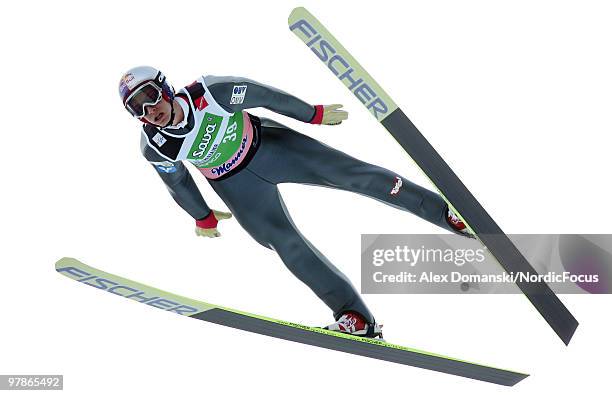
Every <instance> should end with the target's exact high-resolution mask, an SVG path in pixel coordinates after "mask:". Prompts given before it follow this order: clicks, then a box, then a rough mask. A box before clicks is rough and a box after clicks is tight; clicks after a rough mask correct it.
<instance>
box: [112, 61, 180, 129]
mask: <svg viewBox="0 0 612 396" xmlns="http://www.w3.org/2000/svg"><path fill="white" fill-rule="evenodd" d="M119 96H121V101H122V102H123V106H124V107H125V108H126V110H127V111H129V112H130V114H132V115H133V116H134V117H136V118H138V119H139V120H141V121H143V120H142V118H143V117H144V116H145V115H146V107H147V106H154V105H156V104H157V103H159V102H160V101H161V100H162V98H163V99H165V100H167V101H168V102H170V103H172V101H173V100H174V89H173V88H172V86H171V85H170V84H168V82H167V81H166V76H164V74H163V73H162V72H160V71H159V70H157V69H155V68H153V67H150V66H138V67H134V68H132V69H130V70H128V71H127V72H126V73H125V74H123V76H122V77H121V80H120V81H119ZM173 119H174V109H172V114H171V117H170V121H169V123H168V125H170V124H171V123H172V121H173Z"/></svg>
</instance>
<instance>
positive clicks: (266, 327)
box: [55, 257, 528, 386]
mask: <svg viewBox="0 0 612 396" xmlns="http://www.w3.org/2000/svg"><path fill="white" fill-rule="evenodd" d="M55 269H56V271H57V272H59V273H60V274H62V275H64V276H66V277H67V278H70V279H73V280H75V281H77V282H79V283H83V284H86V285H88V286H92V287H94V288H96V289H99V290H104V291H107V292H110V293H112V294H116V295H119V296H122V297H124V298H127V299H130V300H134V301H137V302H140V303H143V304H146V305H150V306H152V307H155V308H159V309H163V310H165V311H169V312H172V313H175V314H179V315H182V316H187V317H191V318H194V319H199V320H203V321H207V322H211V323H216V324H220V325H223V326H228V327H232V328H236V329H240V330H244V331H248V332H252V333H257V334H262V335H266V336H270V337H275V338H280V339H284V340H288V341H294V342H299V343H302V344H307V345H312V346H317V347H321V348H326V349H331V350H336V351H341V352H346V353H351V354H354V355H360V356H365V357H370V358H374V359H379V360H385V361H389V362H394V363H399V364H404V365H408V366H414V367H419V368H424V369H428V370H434V371H438V372H442V373H447V374H453V375H457V376H462V377H466V378H471V379H475V380H479V381H486V382H491V383H495V384H499V385H505V386H512V385H515V384H516V383H518V382H520V381H521V380H523V379H525V378H526V377H528V374H523V373H519V372H515V371H510V370H503V369H499V368H495V367H490V366H485V365H481V364H477V363H471V362H468V361H464V360H459V359H454V358H450V357H446V356H443V355H437V354H434V353H429V352H425V351H421V350H418V349H412V348H408V347H404V346H401V345H395V344H390V343H386V342H384V341H381V340H377V339H371V338H363V337H356V336H351V335H348V334H342V333H338V332H332V331H329V330H325V329H321V328H315V327H309V326H304V325H300V324H297V323H291V322H286V321H282V320H277V319H272V318H268V317H265V316H259V315H254V314H250V313H248V312H242V311H238V310H235V309H231V308H226V307H222V306H219V305H214V304H209V303H205V302H202V301H197V300H193V299H190V298H186V297H182V296H179V295H177V294H173V293H169V292H166V291H163V290H161V289H157V288H154V287H151V286H147V285H145V284H143V283H139V282H134V281H132V280H129V279H127V278H123V277H120V276H117V275H113V274H110V273H108V272H104V271H101V270H98V269H96V268H93V267H90V266H88V265H85V264H83V263H82V262H80V261H79V260H76V259H74V258H68V257H65V258H62V259H60V260H59V261H58V262H57V263H56V264H55Z"/></svg>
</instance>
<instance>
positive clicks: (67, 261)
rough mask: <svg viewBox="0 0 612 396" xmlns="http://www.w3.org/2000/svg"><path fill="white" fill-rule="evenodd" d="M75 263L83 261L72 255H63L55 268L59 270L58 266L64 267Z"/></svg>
mask: <svg viewBox="0 0 612 396" xmlns="http://www.w3.org/2000/svg"><path fill="white" fill-rule="evenodd" d="M74 264H81V262H80V261H79V260H77V259H75V258H72V257H62V258H61V259H59V260H57V261H56V262H55V270H56V271H57V270H58V268H63V267H66V266H69V265H74Z"/></svg>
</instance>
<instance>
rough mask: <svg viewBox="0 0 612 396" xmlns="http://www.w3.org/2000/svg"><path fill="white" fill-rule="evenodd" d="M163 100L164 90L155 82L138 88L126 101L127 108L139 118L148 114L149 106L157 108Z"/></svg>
mask: <svg viewBox="0 0 612 396" xmlns="http://www.w3.org/2000/svg"><path fill="white" fill-rule="evenodd" d="M161 100H162V89H161V88H160V87H158V86H157V85H156V84H155V83H154V82H153V81H149V82H147V83H145V84H143V85H142V86H140V87H138V89H136V90H135V91H134V92H132V93H131V94H130V96H128V98H127V99H126V100H125V108H126V109H127V110H128V111H129V112H130V113H131V114H132V115H133V116H134V117H137V118H142V117H144V116H145V114H146V107H147V106H155V105H156V104H158V103H159V102H160V101H161Z"/></svg>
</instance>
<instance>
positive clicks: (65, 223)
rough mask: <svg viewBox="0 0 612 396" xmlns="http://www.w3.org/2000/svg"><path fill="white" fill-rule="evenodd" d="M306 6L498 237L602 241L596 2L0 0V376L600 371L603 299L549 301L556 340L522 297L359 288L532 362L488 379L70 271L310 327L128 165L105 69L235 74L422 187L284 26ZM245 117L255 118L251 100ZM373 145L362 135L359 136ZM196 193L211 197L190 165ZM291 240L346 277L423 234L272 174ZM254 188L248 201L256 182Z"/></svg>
mask: <svg viewBox="0 0 612 396" xmlns="http://www.w3.org/2000/svg"><path fill="white" fill-rule="evenodd" d="M297 5H304V6H306V7H308V8H309V9H310V11H311V12H312V13H313V14H315V15H316V16H318V17H319V19H320V20H321V21H322V22H323V23H324V24H325V25H326V26H327V27H328V28H329V29H330V31H331V32H332V33H334V34H335V35H336V37H337V38H338V39H339V40H340V41H341V42H342V43H343V44H344V45H345V46H346V47H347V49H348V50H349V51H351V52H352V54H353V55H354V56H355V58H356V59H358V60H359V61H360V63H362V65H363V66H364V67H365V68H366V69H367V70H368V71H369V72H370V73H371V74H372V75H373V76H374V78H376V79H377V80H378V82H379V83H380V84H381V86H383V87H384V88H385V89H386V90H387V91H388V93H389V94H390V95H391V97H392V98H393V99H394V100H395V102H397V103H398V104H400V106H401V107H402V108H403V109H404V111H405V112H406V113H407V114H408V115H409V117H410V118H411V119H412V120H413V121H414V123H415V124H416V125H417V126H418V127H419V129H420V130H421V131H422V132H423V133H424V134H425V136H426V137H427V138H428V139H429V140H430V142H431V143H432V144H433V146H434V147H436V148H437V149H438V150H439V152H440V154H441V155H442V156H443V157H444V158H445V159H446V160H447V161H448V163H449V164H450V165H451V167H452V168H453V169H455V170H456V172H457V173H458V175H459V176H460V177H461V178H462V180H463V181H464V183H465V184H466V185H467V186H468V187H469V188H470V189H471V190H472V191H473V192H474V193H475V195H476V196H477V198H478V199H479V200H480V202H481V203H482V204H483V206H484V207H485V208H487V209H488V211H489V212H490V213H492V214H493V216H494V218H495V219H496V220H497V221H498V223H499V224H500V225H501V226H502V228H504V230H505V231H506V232H509V233H609V232H610V231H611V228H610V210H609V205H610V204H609V196H610V193H611V191H612V190H611V187H610V185H609V181H608V180H609V172H608V170H609V169H610V159H609V152H610V144H611V143H612V139H611V138H610V131H611V129H612V128H611V126H612V122H611V118H610V108H611V104H612V103H611V94H610V92H611V91H612V79H611V74H610V70H612V57H611V55H610V51H609V49H610V38H611V37H612V24H610V19H611V17H612V15H611V8H610V6H609V4H607V2H603V1H601V2H591V1H581V2H571V3H570V2H558V1H555V2H553V1H550V2H544V1H539V2H534V1H514V2H503V3H502V2H491V1H462V2H454V1H428V2H415V1H406V2H401V3H400V2H391V1H377V2H355V1H351V2H333V4H332V3H331V2H315V1H304V2H302V3H301V4H297V3H296V4H294V3H292V2H288V1H282V2H281V1H278V2H263V1H259V2H253V1H244V2H240V1H220V2H214V3H213V2H203V1H197V2H179V1H174V2H170V1H141V2H135V1H134V2H132V1H130V2H122V3H121V4H117V5H108V4H104V3H102V2H100V3H94V2H78V3H77V2H75V3H72V4H68V3H66V2H61V1H53V2H43V1H40V2H9V3H6V4H4V5H3V6H2V7H3V8H2V11H1V14H2V20H3V21H2V23H0V33H1V35H2V40H1V44H0V45H1V46H2V58H3V61H2V63H1V66H0V67H1V68H2V85H3V89H2V91H3V94H2V95H1V97H0V101H1V103H0V109H1V114H2V120H3V122H2V124H3V125H2V134H1V138H0V139H1V146H2V154H3V155H2V163H3V167H4V168H3V169H4V171H3V183H2V184H3V189H2V190H3V192H2V197H1V199H2V204H1V210H2V214H1V217H0V219H1V220H0V221H1V224H2V227H1V230H0V232H1V241H2V249H1V257H2V266H3V275H2V277H1V278H0V279H1V280H0V285H1V287H0V295H1V299H2V307H3V309H2V325H1V327H0V335H1V336H0V356H1V358H0V373H2V374H26V373H27V374H53V373H60V374H64V376H65V390H64V393H65V394H70V395H82V394H90V395H101V394H109V392H112V393H114V394H165V395H168V394H181V395H201V394H237V393H239V392H249V393H256V394H259V393H262V392H266V393H267V394H272V395H277V394H279V395H280V394H299V395H302V394H327V393H330V392H334V393H336V392H338V393H342V394H352V392H356V394H377V395H392V394H419V395H427V394H432V395H439V394H442V393H443V392H447V393H448V392H452V393H453V394H466V393H469V394H471V395H485V394H490V393H491V392H498V393H500V394H501V393H503V394H510V393H511V392H512V394H515V395H519V394H521V395H533V394H537V393H536V392H546V394H568V395H569V394H572V395H573V394H576V393H578V392H585V391H589V390H595V389H599V388H602V387H604V386H607V385H608V384H609V380H608V375H609V363H608V362H607V361H606V360H604V359H607V357H608V356H609V355H610V352H611V349H612V348H611V345H612V342H611V341H610V334H611V330H612V321H611V319H610V315H609V313H610V301H611V300H610V297H609V296H580V295H571V296H570V295H564V296H561V298H562V300H563V301H564V302H565V303H566V304H567V306H568V308H569V309H570V310H571V311H572V312H573V313H574V314H575V316H576V317H577V318H578V319H579V321H580V322H581V325H580V327H579V328H578V331H577V333H576V335H575V337H574V339H573V341H572V343H571V344H570V346H569V347H565V346H564V345H563V344H562V342H561V341H560V340H559V339H557V337H556V335H555V334H554V332H553V331H552V330H551V329H550V328H549V327H548V326H547V324H546V323H545V322H544V320H543V319H542V318H541V317H540V316H539V314H538V313H537V312H536V310H535V309H533V308H532V307H531V305H530V304H529V303H528V302H527V300H526V299H525V298H524V297H522V296H521V295H511V296H411V295H404V296H396V295H381V296H366V300H367V301H368V302H369V304H370V306H371V308H372V309H373V310H374V312H375V314H376V316H377V318H378V319H380V320H381V321H382V322H383V323H384V324H385V329H386V332H385V336H386V338H387V339H388V340H391V341H393V342H395V343H399V344H404V345H408V346H413V347H417V348H421V349H425V350H428V351H432V352H438V353H442V354H445V355H449V356H455V357H458V358H463V359H467V360H472V361H477V362H482V363H485V364H490V365H494V366H498V367H504V368H509V369H514V370H517V371H523V372H528V373H531V374H532V376H531V377H530V378H528V379H527V380H525V381H523V382H522V383H520V384H519V385H518V386H516V387H515V388H504V387H499V386H495V385H491V384H487V383H481V382H476V381H471V380H467V379H463V378H460V377H454V376H449V375H444V374H440V373H435V372H430V371H426V370H421V369H416V368H411V367H405V366H401V365H397V364H392V363H386V362H381V361H376V360H372V359H367V358H362V357H356V356H353V355H347V354H343V353H339V352H334V351H328V350H323V349H319V348H314V347H309V346H305V345H301V344H295V343H291V342H286V341H282V340H277V339H271V338H267V337H263V336H260V335H256V334H250V333H245V332H241V331H238V330H233V329H230V328H225V327H222V326H217V325H213V324H209V323H205V322H200V321H196V320H191V319H188V318H181V317H179V316H175V315H172V314H169V313H164V312H162V311H160V310H155V309H151V308H149V307H146V306H144V305H141V304H137V303H133V302H129V301H126V300H123V299H120V298H119V297H115V296H112V295H110V294H105V293H101V292H100V291H98V290H95V289H93V288H89V287H85V286H83V285H79V284H77V283H75V282H73V281H70V280H68V279H66V278H64V277H62V276H60V275H58V274H57V273H55V271H54V267H53V264H54V262H55V260H57V259H58V258H60V257H62V256H74V257H78V258H80V259H81V260H83V261H84V262H85V263H88V264H90V265H93V266H96V267H99V268H101V269H103V270H106V271H108V272H111V273H116V274H119V275H122V276H125V277H128V278H131V279H134V280H137V281H140V282H144V283H147V284H150V285H152V286H157V287H159V288H162V289H164V290H168V291H172V292H175V293H178V294H181V295H185V296H189V297H192V298H195V299H200V300H204V301H208V302H211V303H217V304H221V305H226V306H230V307H234V308H238V309H242V310H245V311H249V312H254V313H258V314H262V315H268V316H272V317H276V318H282V319H286V320H291V321H297V322H301V323H305V324H311V325H323V324H326V323H328V322H329V321H330V319H331V316H330V313H329V311H328V309H327V308H326V307H325V306H324V305H323V304H322V303H320V302H319V301H318V300H317V299H316V297H315V296H314V295H313V294H312V293H311V292H310V290H308V289H307V288H306V287H305V286H303V285H302V284H301V283H300V282H299V281H297V280H296V279H295V278H294V277H293V276H292V275H291V274H290V273H289V271H287V270H286V269H285V267H284V266H283V264H282V263H281V261H280V260H279V259H278V258H277V256H276V255H275V254H274V253H273V252H271V251H268V250H267V249H264V248H262V247H260V246H259V245H257V244H256V243H255V242H254V241H253V240H252V239H251V238H250V237H249V236H248V235H247V234H246V233H245V231H243V230H242V229H241V228H240V226H239V225H238V224H237V223H236V222H235V221H233V220H231V221H225V222H223V223H222V224H221V227H220V231H221V232H222V234H223V237H222V238H219V239H215V240H210V239H204V238H196V237H195V235H194V233H193V221H192V220H191V219H190V218H189V216H188V215H186V214H185V213H184V212H182V211H181V210H180V209H179V208H178V207H177V206H176V205H175V204H174V202H173V201H172V199H171V198H170V196H169V194H168V193H167V192H166V190H165V188H164V186H163V184H162V183H161V181H160V180H159V178H158V176H157V175H156V174H155V172H154V171H153V170H152V169H151V167H150V166H149V165H148V164H147V163H146V161H145V160H144V159H143V158H142V157H141V155H140V152H139V147H138V142H139V125H138V122H137V121H136V120H134V119H132V118H131V117H130V116H129V115H128V114H127V113H126V112H125V111H124V110H123V109H122V107H121V104H120V102H119V100H118V97H117V92H116V88H117V83H118V80H119V77H120V76H121V74H122V72H124V71H125V70H126V69H128V68H130V67H132V66H135V65H140V64H151V65H154V66H156V67H158V68H160V69H162V70H163V71H164V72H165V73H166V75H167V76H168V77H169V79H170V80H171V81H172V82H173V83H174V85H175V87H181V86H183V85H185V84H188V83H190V82H191V81H193V80H194V79H195V78H196V77H197V76H199V75H201V74H216V75H239V76H240V75H242V76H246V77H249V78H253V79H255V80H259V81H261V82H265V83H268V84H271V85H273V86H276V87H279V88H281V89H283V90H286V91H288V92H290V93H293V94H295V95H297V96H299V97H301V98H303V99H304V100H306V101H308V102H310V103H336V102H340V103H344V104H345V106H346V108H347V109H348V111H349V112H350V118H349V120H348V121H347V122H346V123H343V124H342V125H341V126H338V127H320V126H311V125H305V124H301V123H298V122H296V121H294V120H289V119H286V118H285V117H283V116H275V117H276V118H277V119H279V120H280V121H281V122H285V123H286V124H287V125H289V126H292V127H294V128H296V129H298V130H299V131H301V132H303V133H306V134H309V135H311V136H313V137H316V138H317V139H320V140H322V141H324V142H326V143H328V144H330V145H332V146H334V147H337V148H340V149H341V150H343V151H345V152H347V153H350V154H352V155H355V156H357V157H359V158H362V159H364V160H367V161H369V162H373V163H376V164H379V165H383V166H385V167H387V168H390V169H393V170H395V171H397V172H399V173H400V174H403V175H405V176H406V177H408V178H410V179H412V180H414V181H416V182H419V183H422V184H424V185H428V184H427V183H428V182H427V180H426V179H425V178H424V177H423V176H422V175H421V174H420V173H419V171H418V170H417V169H416V167H415V166H414V165H413V163H412V162H411V161H410V160H409V159H408V158H407V156H406V155H405V154H404V153H403V151H402V149H401V148H400V147H399V146H398V145H397V144H396V143H395V142H394V141H393V139H392V138H391V137H390V136H389V135H388V134H387V133H386V132H385V131H384V129H383V128H382V127H381V126H379V125H378V124H377V123H376V121H375V120H374V119H373V118H372V117H371V116H370V115H369V114H368V113H367V112H366V111H365V110H364V109H363V108H362V107H361V104H359V102H358V101H357V99H355V98H354V97H352V96H351V95H349V93H348V91H347V90H346V88H344V87H343V86H342V84H340V83H339V82H338V81H337V80H335V78H334V77H333V76H332V75H331V73H330V72H329V71H328V70H326V68H325V67H324V66H323V65H322V64H320V62H319V61H318V60H317V59H316V58H315V57H314V55H313V54H311V53H310V52H309V51H308V50H307V49H306V47H305V46H304V44H303V43H302V42H300V40H298V39H297V38H296V37H294V35H293V34H291V33H290V32H289V30H288V28H287V16H288V15H289V13H290V11H291V9H292V8H293V7H294V6H297ZM255 113H256V114H260V115H270V114H269V113H268V112H266V111H259V110H257V111H255ZM373 141H374V143H372V142H373ZM196 176H198V177H196V179H197V183H198V185H199V186H200V188H201V190H202V193H203V194H204V196H205V198H206V200H207V202H208V203H209V204H210V205H211V206H212V207H214V208H218V209H224V208H225V206H224V204H223V203H222V202H221V200H220V199H219V198H218V197H217V196H216V195H215V194H214V193H213V191H212V190H211V188H210V187H209V186H208V184H207V183H206V182H205V180H203V179H202V177H200V176H199V175H196ZM281 190H282V192H283V196H284V197H285V200H286V202H287V205H288V207H289V209H290V211H291V213H292V215H293V218H294V220H295V222H296V224H297V225H298V226H299V227H300V229H301V230H302V231H303V233H304V234H305V235H306V236H307V237H308V238H309V239H310V240H311V241H312V242H313V243H314V244H315V245H316V246H317V247H318V248H319V249H320V250H321V251H322V252H324V253H325V254H326V255H327V256H328V257H329V258H330V259H331V260H332V261H333V262H334V263H336V264H337V265H338V266H339V267H340V268H341V269H342V270H344V271H345V272H346V274H347V275H348V276H349V277H350V278H351V279H353V281H354V282H355V284H357V285H358V284H359V273H360V270H359V251H360V247H359V240H360V234H361V233H430V232H439V230H438V229H436V228H435V227H433V226H431V225H429V224H427V223H425V222H423V221H420V220H419V219H417V218H416V217H414V216H411V215H409V214H406V213H403V212H398V211H396V210H394V209H391V208H388V207H385V206H383V205H380V204H379V203H377V202H374V201H371V200H368V199H365V198H363V197H360V196H356V195H351V194H348V193H344V192H338V191H332V190H328V189H320V188H314V187H308V186H298V185H284V186H282V187H281ZM253 199H257V197H253Z"/></svg>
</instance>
